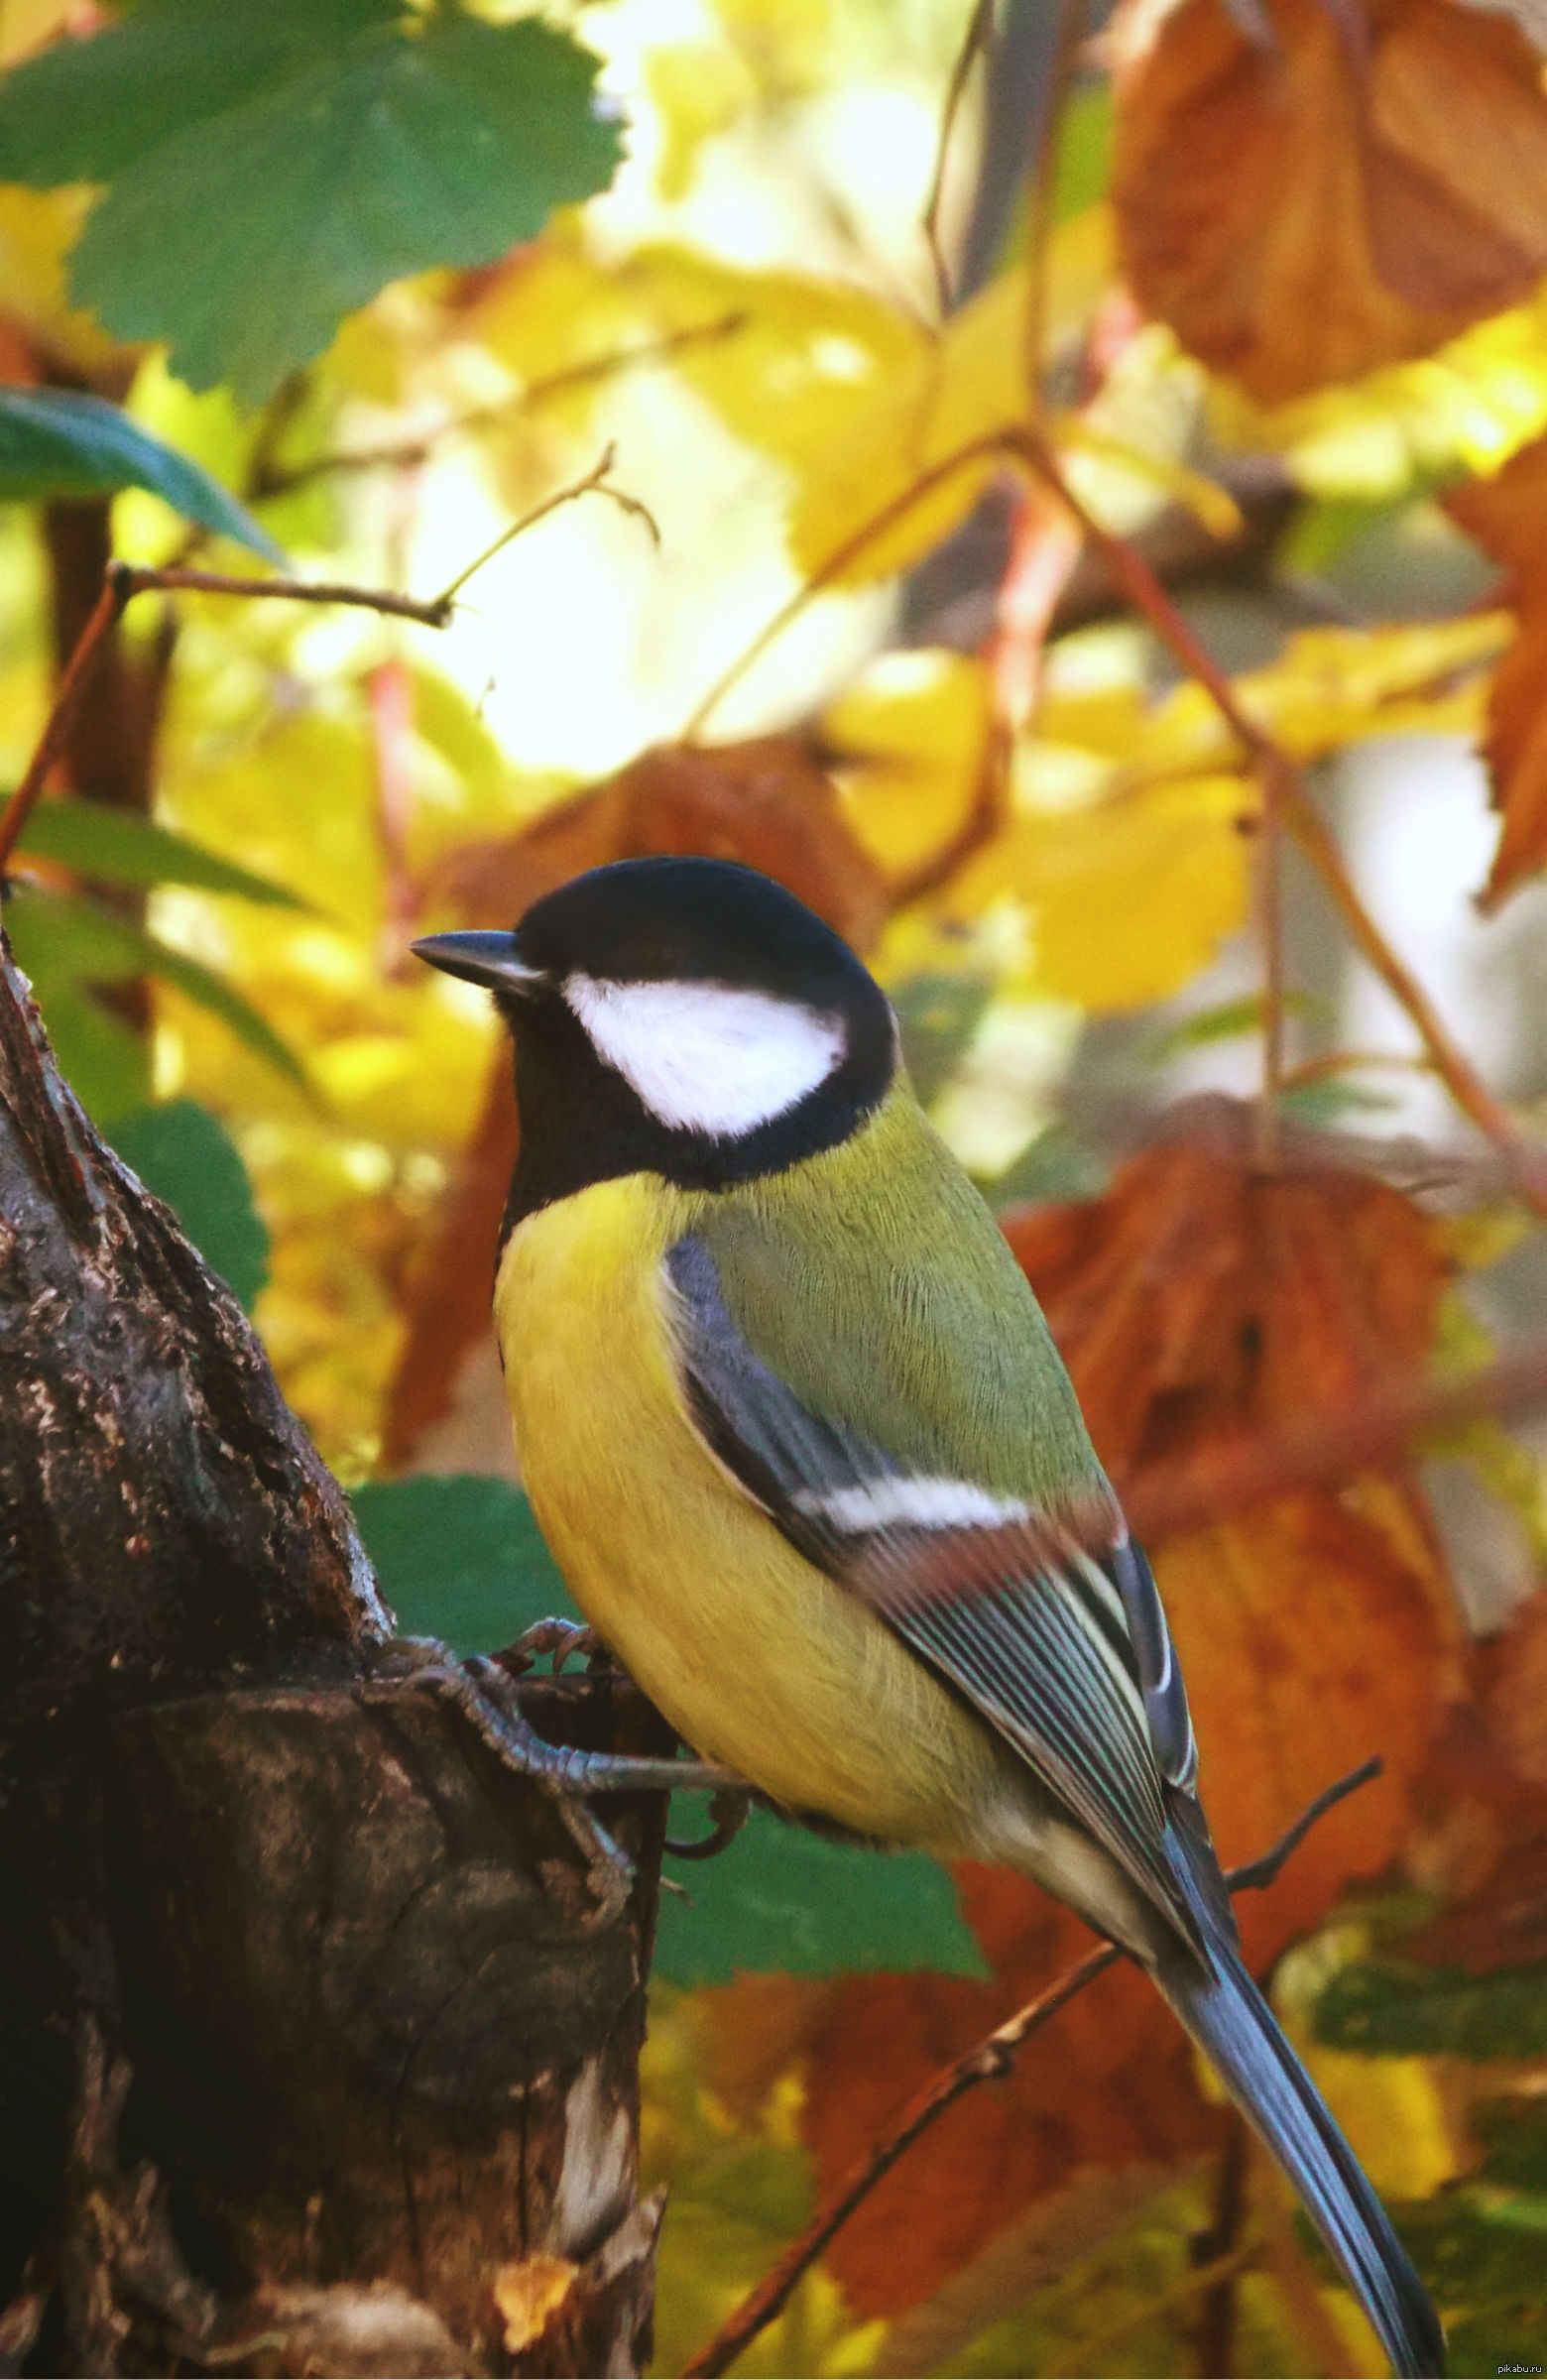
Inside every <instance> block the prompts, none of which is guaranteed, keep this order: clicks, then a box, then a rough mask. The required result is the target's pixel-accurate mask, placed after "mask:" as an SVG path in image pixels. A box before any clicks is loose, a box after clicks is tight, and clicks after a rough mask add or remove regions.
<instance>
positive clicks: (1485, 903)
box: [1444, 438, 1547, 909]
mask: <svg viewBox="0 0 1547 2380" xmlns="http://www.w3.org/2000/svg"><path fill="white" fill-rule="evenodd" d="M1444 504H1445V509H1446V511H1447V512H1448V513H1449V514H1450V516H1451V519H1452V520H1453V521H1455V522H1456V523H1458V524H1459V526H1460V527H1461V528H1462V529H1464V530H1465V531H1466V532H1467V535H1469V536H1472V537H1476V538H1477V540H1478V542H1479V544H1481V545H1484V546H1486V547H1487V551H1488V552H1489V553H1490V554H1491V555H1492V556H1493V558H1494V560H1495V561H1497V562H1500V563H1502V565H1503V567H1504V568H1505V569H1506V570H1507V571H1508V573H1509V586H1508V590H1507V595H1508V601H1509V603H1510V604H1511V605H1512V607H1513V609H1514V611H1515V613H1516V614H1517V616H1518V621H1519V627H1518V631H1517V633H1516V636H1515V641H1514V643H1513V644H1512V645H1511V646H1510V648H1509V650H1508V652H1507V653H1506V654H1504V657H1503V659H1502V660H1501V661H1500V662H1499V664H1498V666H1497V668H1496V669H1495V670H1494V672H1493V684H1492V689H1491V691H1490V693H1489V696H1488V706H1487V741H1486V743H1485V746H1484V751H1485V754H1486V756H1487V766H1488V774H1489V776H1490V777H1491V779H1492V785H1493V807H1494V808H1495V809H1496V810H1498V811H1499V812H1500V813H1501V814H1502V818H1503V825H1502V828H1501V830H1500V833H1499V838H1498V849H1497V850H1496V851H1495V853H1494V854H1493V865H1492V867H1491V868H1490V869H1489V871H1488V879H1487V885H1486V886H1485V887H1484V890H1483V893H1482V895H1481V904H1480V905H1481V906H1482V907H1483V908H1484V909H1495V908H1497V907H1498V905H1499V903H1500V902H1501V901H1502V900H1504V899H1505V898H1506V897H1507V895H1508V894H1509V893H1510V892H1513V891H1514V889H1515V887H1516V886H1517V885H1518V884H1520V883H1521V882H1522V880H1523V879H1524V878H1526V877H1528V876H1534V875H1535V874H1536V872H1537V871H1538V869H1540V868H1543V867H1547V699H1544V696H1547V564H1544V561H1543V555H1544V553H1547V438H1537V439H1536V440H1535V441H1534V442H1533V443H1532V444H1531V445H1529V446H1524V447H1522V448H1521V449H1520V452H1519V453H1518V454H1516V455H1513V456H1511V458H1510V460H1509V461H1508V462H1507V463H1506V464H1505V465H1504V467H1503V469H1502V470H1501V471H1499V472H1497V473H1495V475H1494V476H1493V478H1491V479H1487V480H1479V481H1474V482H1472V483H1471V484H1470V485H1469V486H1467V487H1462V488H1456V489H1453V490H1452V492H1451V493H1450V495H1448V496H1447V497H1446V498H1445V499H1444Z"/></svg>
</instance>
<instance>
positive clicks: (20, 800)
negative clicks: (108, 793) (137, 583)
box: [0, 569, 135, 879]
mask: <svg viewBox="0 0 1547 2380" xmlns="http://www.w3.org/2000/svg"><path fill="white" fill-rule="evenodd" d="M134 592H135V590H134V588H133V587H124V586H123V585H121V583H120V582H119V580H118V578H117V576H116V574H115V573H114V572H113V571H112V570H111V569H109V571H108V573H107V576H106V578H105V579H104V581H103V583H102V592H101V594H100V595H99V596H98V597H97V599H96V603H95V605H94V606H93V608H92V611H91V615H90V618H89V619H88V620H87V622H86V625H85V627H84V628H83V629H82V630H81V632H80V635H79V636H78V638H77V639H76V640H75V650H74V652H73V653H72V654H70V656H69V659H68V661H67V662H66V663H65V665H64V674H63V676H62V677H61V678H60V689H59V692H58V693H57V694H56V695H55V697H54V708H53V710H52V711H51V712H50V713H49V716H48V718H47V719H46V720H45V722H44V728H43V734H42V735H41V736H40V737H39V739H38V744H37V749H36V750H35V752H34V753H33V756H32V759H31V760H30V761H29V762H28V764H27V767H26V769H25V771H24V772H23V774H22V781H21V783H20V784H19V785H18V786H17V788H16V791H15V792H14V793H13V794H12V795H11V798H10V800H9V801H8V802H7V803H6V805H5V808H4V810H3V811H0V879H3V878H4V876H5V869H6V862H7V861H8V860H9V859H10V857H11V854H12V852H13V851H14V850H15V849H16V846H17V843H18V841H19V840H20V838H21V832H22V829H23V827H24V826H25V825H26V824H27V821H28V819H29V818H30V817H31V816H32V812H33V804H34V803H35V802H36V801H37V798H38V796H39V794H40V793H41V792H42V791H43V788H44V784H45V782H46V781H47V778H48V774H49V771H50V770H51V769H52V768H53V766H54V764H55V762H56V761H57V760H58V759H59V756H60V753H61V752H62V750H63V749H64V739H65V737H66V736H67V735H68V733H69V724H70V721H71V720H72V719H73V717H74V716H75V713H76V711H77V710H78V709H79V707H80V699H81V696H82V695H83V694H84V692H85V690H86V685H87V682H88V680H89V678H90V676H91V672H92V670H93V669H94V668H95V666H96V663H97V660H98V658H99V657H100V655H101V652H102V648H103V646H104V645H105V644H106V642H107V639H108V637H109V635H110V634H111V632H112V630H113V628H114V627H115V626H116V625H117V622H118V620H119V618H120V617H121V615H122V612H123V608H124V605H125V604H126V603H127V602H128V600H129V598H130V596H131V595H132V594H133V593H134Z"/></svg>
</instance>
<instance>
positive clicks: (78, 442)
mask: <svg viewBox="0 0 1547 2380" xmlns="http://www.w3.org/2000/svg"><path fill="white" fill-rule="evenodd" d="M120 488H148V489H149V490H150V492H151V494H152V495H153V496H160V497H161V498H162V499H163V500H164V501H165V502H166V503H168V504H170V505H171V506H172V507H173V508H174V510H175V511H177V512H179V513H181V514H182V516H183V518H184V519H185V520H188V521H196V522H198V523H199V524H200V526H201V527H202V528H204V529H212V530H214V531H216V532H217V533H218V534H219V535H221V536H225V537H235V538H236V539H237V540H238V541H239V543H241V544H243V545H247V546H250V547H251V548H252V550H253V552H254V553H261V554H262V555H263V556H264V558H265V559H266V560H267V561H271V562H283V561H284V559H285V556H284V554H283V553H282V552H281V550H280V548H279V546H278V545H276V543H275V542H274V539H273V538H272V537H271V536H270V535H269V534H268V532H267V531H266V530H263V529H260V528H259V526H258V524H257V522H256V521H255V520H254V519H253V518H252V515H251V514H250V513H249V512H248V511H247V510H246V508H245V507H244V506H242V505H240V504H238V503H237V501H236V499H235V497H234V496H229V495H227V493H226V491H225V489H224V488H223V487H221V485H220V483H219V481H218V480H214V479H211V478H210V476H209V473H208V472H207V471H204V470H202V469H200V467H199V465H198V464H197V463H194V462H190V461H189V460H188V457H187V456H186V455H184V454H179V453H178V452H177V451H176V449H175V448H174V447H171V446H167V445H164V444H163V443H162V441H161V439H160V438H153V437H152V436H151V434H150V432H149V431H148V430H144V429H142V428H141V427H140V425H139V423H138V422H136V421H131V420H130V419H129V416H128V415H127V414H123V413H120V412H119V410H118V408H117V406H116V405H109V404H107V403H106V401H105V400H104V399H103V398H100V397H91V396H86V395H82V394H80V393H78V392H77V391H76V390H74V389H0V503H3V502H6V501H14V500H24V501H29V502H30V501H32V500H34V499H37V498H40V497H58V496H111V495H113V494H115V493H116V492H117V490H118V489H120Z"/></svg>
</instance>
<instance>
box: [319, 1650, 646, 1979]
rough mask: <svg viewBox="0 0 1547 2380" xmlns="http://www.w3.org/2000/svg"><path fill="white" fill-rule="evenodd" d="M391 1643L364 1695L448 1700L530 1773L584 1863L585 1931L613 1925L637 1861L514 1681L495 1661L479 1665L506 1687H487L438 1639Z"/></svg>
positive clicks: (513, 1765)
mask: <svg viewBox="0 0 1547 2380" xmlns="http://www.w3.org/2000/svg"><path fill="white" fill-rule="evenodd" d="M390 1649H391V1655H392V1662H391V1668H390V1670H389V1671H388V1672H387V1674H386V1675H385V1676H384V1677H383V1678H382V1679H381V1680H380V1682H377V1683H372V1684H367V1686H366V1688H365V1697H366V1700H367V1701H368V1702H381V1701H387V1700H390V1699H392V1698H393V1697H394V1696H395V1695H396V1693H397V1692H398V1691H399V1690H400V1689H401V1687H403V1686H405V1685H407V1686H410V1687H413V1688H415V1689H416V1691H417V1692H419V1693H421V1694H432V1695H433V1696H434V1697H435V1699H436V1701H437V1702H442V1703H446V1704H448V1705H449V1706H450V1708H451V1709H452V1710H453V1711H455V1712H456V1713H457V1715H458V1717H459V1718H461V1719H463V1720H464V1721H465V1722H466V1723H467V1725H468V1726H470V1727H471V1728H472V1730H473V1733H474V1734H475V1735H476V1736H477V1737H478V1739H479V1741H480V1743H483V1744H485V1745H486V1746H487V1747H488V1749H489V1750H490V1751H491V1752H493V1753H494V1755H495V1757H496V1759H497V1760H499V1761H500V1763H501V1765H502V1766H503V1767H505V1768H507V1769H509V1770H510V1771H511V1772H512V1774H513V1775H515V1776H518V1777H526V1778H528V1779H530V1780H531V1781H532V1783H534V1784H535V1785H536V1786H537V1787H538V1788H539V1789H540V1790H541V1791H542V1792H543V1793H545V1794H546V1795H547V1797H548V1799H549V1800H550V1801H551V1802H552V1804H553V1808H554V1811H555V1813H556V1815H557V1817H558V1819H559V1822H560V1824H561V1825H562V1827H563V1829H564V1832H565V1833H566V1834H567V1835H568V1837H569V1839H570V1841H571V1843H573V1844H574V1845H575V1848H576V1849H577V1850H578V1851H579V1853H580V1855H581V1857H582V1859H583V1860H584V1862H585V1872H586V1882H587V1883H588V1884H589V1886H590V1888H591V1891H592V1894H593V1896H594V1898H595V1901H596V1913H595V1916H594V1917H593V1919H592V1920H591V1924H590V1927H589V1928H588V1929H587V1930H588V1931H592V1932H597V1933H600V1932H603V1931H604V1930H605V1929H606V1928H607V1927H608V1926H611V1925H615V1924H616V1923H617V1921H618V1919H619V1918H621V1917H622V1915H623V1913H624V1911H625V1909H626V1908H627V1907H628V1902H629V1894H630V1892H631V1891H632V1889H633V1886H634V1862H633V1860H632V1859H631V1858H630V1857H629V1854H628V1852H627V1851H626V1850H625V1849H624V1848H623V1846H622V1844H619V1843H617V1842H615V1841H614V1839H613V1837H612V1836H611V1835H610V1834H609V1833H608V1831H607V1829H606V1828H605V1827H604V1826H603V1825H602V1824H601V1821H600V1820H599V1819H598V1818H597V1817H596V1815H595V1813H594V1812H593V1811H591V1810H588V1809H587V1807H586V1805H585V1803H584V1801H583V1800H582V1799H581V1798H580V1797H581V1792H582V1791H583V1788H577V1786H576V1785H575V1783H574V1781H573V1779H572V1778H570V1777H569V1776H568V1775H567V1774H566V1773H565V1772H564V1770H563V1766H562V1761H563V1747H562V1746H561V1745H558V1744H553V1743H548V1742H547V1741H546V1740H545V1738H544V1737H542V1736H541V1735H539V1734H538V1733H537V1731H536V1729H535V1727H534V1726H533V1725H532V1723H531V1721H530V1720H528V1719H527V1718H526V1717H525V1716H524V1715H523V1713H522V1712H521V1710H520V1709H519V1708H518V1706H517V1704H516V1701H515V1697H514V1691H513V1682H512V1680H511V1679H509V1678H507V1677H505V1675H504V1672H503V1671H500V1670H498V1669H494V1664H493V1663H483V1664H479V1665H478V1666H480V1667H483V1668H488V1669H494V1675H495V1677H496V1678H498V1679H499V1680H500V1681H501V1683H502V1684H503V1686H504V1688H505V1692H504V1693H498V1692H495V1693H491V1692H490V1690H489V1687H488V1686H487V1685H486V1684H485V1683H484V1682H483V1681H482V1680H481V1679H478V1678H475V1677H470V1676H469V1675H468V1672H467V1670H466V1669H464V1668H460V1667H458V1665H457V1664H456V1663H455V1662H453V1661H448V1660H446V1659H445V1658H444V1657H443V1655H442V1654H441V1648H440V1647H439V1646H438V1645H433V1644H427V1643H412V1642H404V1641H402V1640H400V1641H399V1642H398V1643H397V1644H395V1645H393V1646H392V1647H391V1648H390ZM406 1656H407V1658H406Z"/></svg>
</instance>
